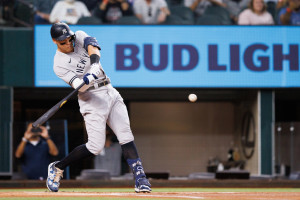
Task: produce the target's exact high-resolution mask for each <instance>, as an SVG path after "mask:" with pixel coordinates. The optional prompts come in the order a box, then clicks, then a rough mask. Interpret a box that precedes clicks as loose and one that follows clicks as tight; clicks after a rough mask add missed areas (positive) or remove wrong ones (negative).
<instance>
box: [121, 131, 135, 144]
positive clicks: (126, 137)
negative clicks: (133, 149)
mask: <svg viewBox="0 0 300 200" xmlns="http://www.w3.org/2000/svg"><path fill="white" fill-rule="evenodd" d="M118 140H119V143H120V144H126V143H128V142H132V141H133V140H134V137H133V135H132V133H131V134H126V135H122V136H121V137H120V139H119V138H118Z"/></svg>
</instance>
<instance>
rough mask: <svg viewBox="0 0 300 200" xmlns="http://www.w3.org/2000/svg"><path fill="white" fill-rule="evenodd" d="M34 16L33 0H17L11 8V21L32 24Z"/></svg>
mask: <svg viewBox="0 0 300 200" xmlns="http://www.w3.org/2000/svg"><path fill="white" fill-rule="evenodd" d="M33 16H34V5H33V0H28V1H20V0H17V1H16V2H15V5H14V9H13V21H15V22H16V23H17V24H21V25H22V26H32V25H33Z"/></svg>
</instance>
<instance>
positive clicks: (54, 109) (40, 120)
mask: <svg viewBox="0 0 300 200" xmlns="http://www.w3.org/2000/svg"><path fill="white" fill-rule="evenodd" d="M84 85H85V83H84V82H83V83H82V84H81V85H79V86H78V87H77V88H76V89H75V90H73V91H72V92H71V93H70V94H68V96H66V97H65V98H63V99H62V100H61V101H60V102H58V103H57V104H56V105H55V106H53V107H52V108H50V109H49V110H48V111H47V112H46V113H45V114H43V115H42V116H41V117H40V118H38V119H37V120H36V121H35V122H33V124H32V127H33V128H36V127H39V126H40V125H42V124H43V123H44V122H45V121H47V120H48V119H49V118H50V117H52V116H53V115H54V114H55V113H56V112H57V111H58V110H59V109H60V108H61V107H62V106H63V105H64V104H65V103H67V101H68V100H69V99H70V98H71V97H72V96H73V95H74V94H75V93H76V92H78V90H79V89H80V88H81V87H82V86H84Z"/></svg>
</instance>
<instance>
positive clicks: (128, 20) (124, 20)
mask: <svg viewBox="0 0 300 200" xmlns="http://www.w3.org/2000/svg"><path fill="white" fill-rule="evenodd" d="M116 24H124V25H126V24H127V25H138V24H142V22H141V20H139V19H138V18H137V17H136V16H123V17H121V18H120V19H118V20H117V21H116Z"/></svg>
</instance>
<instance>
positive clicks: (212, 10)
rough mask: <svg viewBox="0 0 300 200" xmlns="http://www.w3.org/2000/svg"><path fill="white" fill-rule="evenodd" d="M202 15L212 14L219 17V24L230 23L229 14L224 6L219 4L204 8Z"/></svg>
mask: <svg viewBox="0 0 300 200" xmlns="http://www.w3.org/2000/svg"><path fill="white" fill-rule="evenodd" d="M204 15H214V16H216V17H218V18H220V22H221V25H231V24H232V21H231V19H230V14H229V12H228V10H227V9H226V8H223V7H221V6H215V5H213V6H209V7H207V8H206V10H205V12H204Z"/></svg>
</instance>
